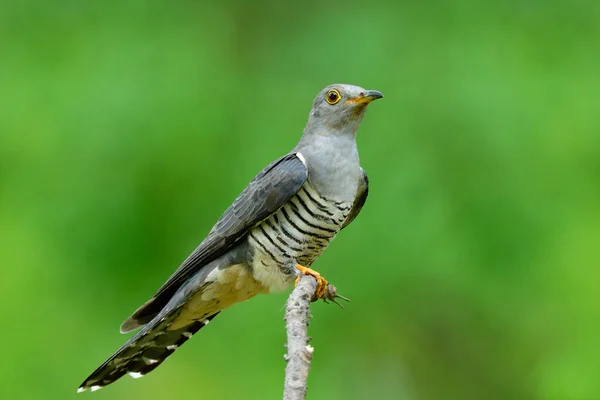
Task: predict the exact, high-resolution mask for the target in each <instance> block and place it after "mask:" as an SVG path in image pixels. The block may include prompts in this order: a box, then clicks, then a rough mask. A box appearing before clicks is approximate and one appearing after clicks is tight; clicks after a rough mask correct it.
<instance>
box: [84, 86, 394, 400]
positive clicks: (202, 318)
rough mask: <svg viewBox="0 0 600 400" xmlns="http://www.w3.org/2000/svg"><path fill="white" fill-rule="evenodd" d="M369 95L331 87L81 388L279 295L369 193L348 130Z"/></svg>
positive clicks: (320, 289)
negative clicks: (291, 142)
mask: <svg viewBox="0 0 600 400" xmlns="http://www.w3.org/2000/svg"><path fill="white" fill-rule="evenodd" d="M382 97H383V95H382V94H381V93H380V92H378V91H376V90H365V89H363V88H360V87H358V86H353V85H345V84H335V85H330V86H328V87H326V88H325V89H323V90H322V91H321V92H320V93H319V94H318V95H317V97H316V98H315V100H314V102H313V105H312V109H311V111H310V114H309V116H308V122H307V124H306V127H305V128H304V132H303V135H302V137H301V138H300V140H299V142H298V144H297V145H296V146H295V147H294V148H293V149H292V151H290V152H289V153H288V154H286V155H284V156H283V157H281V158H279V159H277V160H275V161H273V162H272V163H271V164H269V165H268V166H267V167H266V168H265V169H263V170H262V171H261V172H260V173H259V174H258V175H256V177H255V178H254V179H253V180H252V181H251V182H250V183H249V184H248V186H247V187H246V188H245V189H244V190H243V191H242V193H241V194H240V195H239V196H238V197H237V198H236V199H235V201H234V202H233V204H231V206H230V207H229V208H228V209H227V210H226V211H225V213H224V214H223V215H222V216H221V218H220V219H219V220H218V221H217V223H216V224H215V225H214V227H213V228H212V229H211V231H210V232H209V233H208V235H207V236H206V238H205V239H204V240H203V241H202V243H200V245H199V246H198V247H197V248H196V249H195V250H194V251H193V252H192V253H191V254H190V255H189V256H188V257H187V259H186V260H185V261H184V262H183V263H182V264H181V265H180V266H179V268H178V269H177V270H176V271H175V273H173V275H172V276H171V277H170V278H169V279H168V280H167V281H166V282H165V283H164V284H163V285H162V286H161V287H160V288H159V289H158V291H157V292H156V293H155V294H154V295H153V296H152V298H150V300H148V301H147V302H146V303H144V304H143V305H142V306H140V307H139V308H138V309H137V310H136V311H135V312H134V313H133V314H132V315H131V316H130V317H129V318H127V319H126V320H125V321H124V322H123V324H122V325H121V333H127V332H130V331H133V330H136V329H138V328H141V329H140V330H139V331H138V332H137V333H136V334H135V335H133V336H132V337H131V338H130V339H129V340H128V341H127V342H126V343H125V344H124V345H123V346H122V347H121V348H120V349H119V350H118V351H117V352H116V353H115V354H113V355H112V356H111V357H110V358H109V359H108V360H107V361H106V362H104V364H102V365H101V366H100V367H98V369H96V370H95V371H94V372H93V373H92V374H91V375H90V376H89V377H88V378H87V379H86V380H85V381H84V382H83V383H82V384H81V386H80V387H79V390H78V391H80V392H82V391H85V390H87V389H91V390H92V391H94V390H98V389H100V388H102V387H104V386H106V385H109V384H111V383H113V382H114V381H116V380H117V379H119V378H120V377H122V376H124V375H125V374H128V375H130V376H132V377H133V378H139V377H141V376H143V375H145V374H147V373H149V372H150V371H152V370H154V369H155V368H156V367H158V366H159V365H160V364H161V363H162V362H163V361H164V360H165V359H166V358H167V357H168V356H169V355H171V354H172V353H173V352H174V351H175V350H177V349H178V348H179V347H180V346H181V345H182V344H183V343H185V342H186V341H187V340H188V339H189V338H191V337H192V335H194V334H195V333H196V332H197V331H198V330H199V329H201V328H202V327H204V326H205V325H207V324H208V323H209V322H210V321H211V320H212V319H213V318H215V317H216V316H217V314H219V313H220V312H221V311H222V310H224V309H226V308H228V307H230V306H231V305H233V304H235V303H238V302H241V301H245V300H248V299H250V298H252V297H253V296H255V295H257V294H259V293H269V292H277V291H282V290H285V289H286V288H289V287H290V286H291V285H292V283H293V282H294V281H295V280H296V279H297V278H298V277H299V276H300V274H311V275H313V276H315V278H316V279H317V282H318V286H317V292H316V295H317V297H319V296H323V294H324V293H325V290H326V289H327V284H328V283H327V281H326V280H325V279H324V278H322V277H321V276H320V274H319V273H317V272H316V271H314V270H312V269H311V268H310V267H311V265H312V264H313V262H314V261H315V260H316V259H317V257H319V255H320V254H321V253H322V252H323V250H325V248H326V247H327V245H328V244H329V243H330V242H331V240H333V238H334V237H335V236H336V234H337V233H338V232H339V231H340V230H341V229H343V228H344V227H346V226H347V225H348V224H350V223H351V222H352V221H353V220H354V218H356V216H357V215H358V213H359V212H360V210H361V208H362V206H363V205H364V203H365V200H366V197H367V192H368V180H367V175H366V173H365V171H364V170H363V169H362V168H361V166H360V163H359V157H358V150H357V146H356V132H357V130H358V127H359V125H360V123H361V121H362V119H363V117H364V115H365V111H366V109H367V106H368V105H369V103H371V102H372V101H373V100H376V99H380V98H382Z"/></svg>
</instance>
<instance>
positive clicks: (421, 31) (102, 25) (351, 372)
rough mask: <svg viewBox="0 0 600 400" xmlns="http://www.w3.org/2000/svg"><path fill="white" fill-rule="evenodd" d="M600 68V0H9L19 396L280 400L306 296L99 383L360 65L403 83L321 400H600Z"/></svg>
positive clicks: (2, 130)
mask: <svg viewBox="0 0 600 400" xmlns="http://www.w3.org/2000/svg"><path fill="white" fill-rule="evenodd" d="M599 66H600V2H598V1H592V0H590V1H583V0H581V1H579V0H575V1H566V0H565V1H552V0H549V1H541V0H539V1H536V0H524V1H512V0H511V1H470V0H459V1H455V2H446V1H425V2H408V1H393V0H389V1H387V2H381V3H379V2H364V1H363V2H348V1H346V2H336V1H332V2H323V1H314V0H309V1H304V2H280V1H265V2H242V1H231V0H225V1H215V0H213V1H210V2H195V1H191V0H187V1H173V2H152V1H96V2H91V1H76V0H71V1H66V0H63V1H54V2H41V1H39V2H36V1H20V2H16V1H15V2H6V1H5V2H3V3H2V6H1V7H0V90H1V96H0V247H1V248H0V254H1V267H2V270H1V271H2V278H1V279H0V313H1V316H2V317H1V318H2V325H1V328H2V329H1V333H0V336H1V343H2V344H1V348H2V349H1V350H0V357H1V359H2V360H1V362H0V376H1V377H2V384H1V385H0V397H1V398H3V399H75V398H78V399H83V398H88V397H89V398H94V399H99V400H100V399H138V398H139V399H161V398H162V399H167V398H174V399H175V398H182V399H183V398H197V399H276V398H280V397H281V392H282V384H283V371H284V366H285V363H284V360H283V354H284V347H283V344H284V337H285V331H284V323H283V320H282V318H283V311H282V308H283V305H284V302H285V299H286V297H287V293H282V294H278V295H269V296H259V297H257V298H255V299H253V300H252V301H250V302H247V303H244V304H241V305H237V306H235V307H233V308H232V309H230V310H228V311H227V312H225V313H223V314H222V315H221V316H219V317H218V318H217V319H216V320H215V321H214V322H213V323H212V324H211V325H210V327H209V328H207V329H205V330H203V331H202V332H200V333H199V334H198V335H197V336H196V337H195V338H194V339H193V340H191V341H190V343H189V344H186V346H185V347H184V350H181V351H178V352H177V353H176V354H175V355H173V356H172V357H171V358H170V359H169V360H168V361H167V362H165V364H164V365H163V366H161V368H159V369H158V370H156V371H155V372H153V373H152V374H150V375H148V376H147V377H145V378H143V379H141V380H136V381H134V380H132V379H130V378H128V377H127V378H124V379H122V380H120V381H119V382H117V383H116V384H114V385H112V386H110V387H108V388H105V389H103V390H101V391H100V392H97V393H94V394H93V395H92V394H90V393H84V394H81V395H77V394H76V393H75V392H76V389H77V387H78V385H79V384H80V383H81V381H83V379H84V378H85V377H86V376H87V375H88V374H89V373H90V372H92V371H93V370H94V369H95V368H96V367H97V366H98V365H99V364H100V363H101V362H102V361H104V360H105V359H106V358H107V357H108V356H110V354H112V352H113V351H114V350H116V349H117V348H118V347H119V346H120V345H121V344H122V343H123V342H124V341H125V340H126V337H125V336H121V335H120V334H119V333H118V327H119V324H120V323H121V321H122V320H123V319H124V318H125V317H127V316H128V315H129V314H130V313H131V312H132V311H133V310H134V309H135V308H136V307H137V306H139V305H140V304H141V303H142V302H144V301H145V300H146V299H147V298H148V297H149V296H150V295H151V294H152V293H153V292H154V291H155V290H156V289H157V288H158V286H159V285H160V284H162V282H163V281H164V280H165V279H166V278H167V277H168V276H169V275H170V273H171V272H172V271H173V270H174V269H175V268H176V267H177V266H178V264H179V263H180V262H181V261H182V260H183V259H184V258H185V257H186V256H187V254H188V253H189V252H190V251H191V250H192V249H193V248H194V247H195V246H196V245H197V244H198V243H199V242H200V240H201V239H202V238H203V237H204V235H205V234H206V233H207V232H208V230H209V229H210V228H211V226H212V224H213V223H214V222H215V221H216V219H217V218H218V217H219V216H220V214H221V213H222V212H223V211H224V210H225V208H226V207H227V205H229V204H230V202H231V201H232V200H233V199H234V198H235V197H236V196H237V194H238V193H239V192H240V191H241V190H242V189H243V187H244V186H245V185H246V183H247V182H248V181H249V180H250V179H251V178H252V177H253V176H254V175H255V174H256V173H257V172H258V171H259V170H260V169H261V168H262V167H263V166H265V165H266V164H267V163H269V162H270V161H272V160H273V159H275V158H277V157H279V156H280V155H283V154H285V153H286V152H287V151H289V150H290V149H291V148H292V147H293V146H294V145H295V143H296V141H297V140H298V138H299V137H300V134H301V132H302V128H303V126H304V123H305V121H306V118H307V115H308V111H309V108H310V105H311V102H312V99H313V98H314V96H315V95H316V93H317V92H318V91H319V90H320V89H321V88H322V87H324V86H326V85H327V84H330V83H334V82H344V83H354V84H357V85H360V86H363V87H366V88H368V89H377V90H380V91H382V92H383V93H384V94H385V96H386V97H385V99H383V100H381V101H377V102H376V103H373V104H372V105H371V107H370V110H369V112H368V114H367V116H366V118H365V120H364V123H363V125H362V127H361V129H360V131H359V135H358V141H359V148H360V154H361V162H362V165H363V167H364V168H365V169H366V170H367V171H368V173H369V176H370V179H371V194H370V197H369V200H368V202H367V204H366V206H365V208H364V210H363V212H362V213H361V215H360V216H359V218H358V219H357V220H356V221H355V223H354V224H353V225H352V226H351V227H350V228H348V229H347V230H344V232H343V233H342V234H340V235H339V236H338V238H337V239H336V240H335V242H334V243H333V244H332V245H331V246H330V247H329V249H328V250H327V251H326V252H325V254H324V255H323V256H322V257H321V258H320V259H319V260H318V262H317V263H316V264H315V268H316V269H318V270H319V271H321V272H322V273H323V274H324V275H325V276H326V277H327V278H329V279H330V280H331V281H332V282H333V283H334V284H336V285H337V286H338V288H339V289H340V292H341V293H342V294H344V295H346V296H348V297H350V298H352V300H353V301H352V303H350V304H349V305H348V306H347V307H346V309H345V310H340V309H339V308H338V307H336V306H335V305H333V306H332V305H329V306H328V305H325V304H322V303H318V304H314V305H313V307H312V310H313V314H314V319H313V320H312V324H311V326H310V330H309V334H310V335H311V336H312V337H313V342H312V344H313V345H314V347H315V348H316V350H315V355H314V360H313V364H312V370H311V374H310V376H309V396H308V398H309V399H411V400H412V399H415V400H416V399H419V400H429V399H433V400H437V399H444V400H448V399H457V400H463V399H487V400H489V399H501V400H506V399H527V400H537V399H547V400H563V399H564V400H571V399H573V400H579V399H583V400H587V399H590V400H591V399H600V345H599V342H600V295H599V289H598V285H599V283H600V273H599V271H598V267H599V265H600V243H599V242H600V118H599V115H600V113H599V109H600V101H599V99H600V97H599V93H600V67H599ZM76 396H77V397H76Z"/></svg>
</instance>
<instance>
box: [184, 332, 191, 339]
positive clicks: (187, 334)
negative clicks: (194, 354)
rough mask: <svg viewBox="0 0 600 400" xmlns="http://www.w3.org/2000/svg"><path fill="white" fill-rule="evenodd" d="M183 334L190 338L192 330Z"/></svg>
mask: <svg viewBox="0 0 600 400" xmlns="http://www.w3.org/2000/svg"><path fill="white" fill-rule="evenodd" d="M183 336H185V337H186V338H188V339H189V338H191V337H192V332H183Z"/></svg>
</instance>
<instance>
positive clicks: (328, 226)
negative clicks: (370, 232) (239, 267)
mask: <svg viewBox="0 0 600 400" xmlns="http://www.w3.org/2000/svg"><path fill="white" fill-rule="evenodd" d="M351 208H352V202H351V201H349V202H340V201H334V200H331V199H327V198H325V197H322V196H320V195H319V193H318V192H317V191H316V190H315V189H314V187H313V186H312V185H310V183H309V182H306V183H305V184H304V186H303V187H302V188H301V189H300V191H298V193H297V194H296V195H295V196H293V197H292V198H291V199H290V201H288V202H287V203H286V204H285V205H284V206H283V207H282V208H280V209H279V210H278V211H277V212H276V213H274V214H273V215H271V216H270V217H269V218H267V219H266V220H264V221H263V222H262V223H260V224H258V225H257V226H255V227H254V228H253V229H252V230H251V231H250V233H249V236H248V242H249V244H250V248H251V251H252V256H251V261H250V264H251V265H252V267H253V273H254V278H255V279H256V280H258V281H259V282H261V283H262V284H263V285H265V286H266V287H267V288H269V290H270V291H280V290H284V289H286V288H287V287H288V286H289V283H290V281H291V280H293V278H294V275H292V274H291V273H290V272H291V267H292V268H293V267H294V266H295V264H296V263H297V264H300V265H303V266H306V267H308V266H310V265H311V264H312V263H313V262H314V261H315V260H316V259H317V257H319V255H321V253H322V252H323V250H325V248H326V247H327V245H328V244H329V243H330V242H331V240H333V238H334V237H335V235H336V234H337V233H338V232H339V230H340V229H341V228H342V225H343V223H344V221H345V220H346V218H347V217H348V214H349V213H350V209H351Z"/></svg>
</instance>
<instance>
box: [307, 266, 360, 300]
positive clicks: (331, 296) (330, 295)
mask: <svg viewBox="0 0 600 400" xmlns="http://www.w3.org/2000/svg"><path fill="white" fill-rule="evenodd" d="M296 269H298V270H299V271H300V273H301V274H304V275H311V276H313V277H314V278H315V279H316V280H317V289H316V290H315V294H314V296H313V298H312V299H311V301H317V300H319V299H323V301H324V302H325V303H327V300H329V301H331V302H333V303H335V304H337V305H338V306H340V307H341V308H344V307H343V306H342V305H341V304H340V303H338V301H337V300H336V299H342V300H345V301H350V299H348V298H347V297H344V296H341V295H339V294H338V293H337V288H336V287H335V286H333V285H330V284H329V282H328V281H327V279H325V278H323V277H322V276H321V274H319V273H318V272H317V271H315V270H313V269H311V268H308V267H304V266H302V265H296ZM299 280H300V275H299V276H298V277H297V278H296V282H295V285H296V286H297V285H298V281H299Z"/></svg>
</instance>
